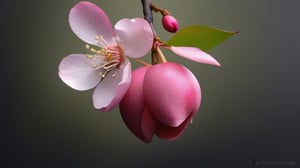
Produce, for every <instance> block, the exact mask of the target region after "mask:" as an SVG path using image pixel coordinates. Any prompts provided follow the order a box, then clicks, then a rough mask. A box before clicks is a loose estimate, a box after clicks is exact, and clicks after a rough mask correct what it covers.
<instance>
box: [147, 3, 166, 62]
mask: <svg viewBox="0 0 300 168" xmlns="http://www.w3.org/2000/svg"><path fill="white" fill-rule="evenodd" d="M141 2H142V5H143V14H144V19H145V20H147V21H148V23H149V24H150V26H151V29H152V32H153V36H154V39H153V46H152V50H151V60H152V65H155V64H158V63H161V62H167V60H166V58H165V57H164V55H163V54H162V52H161V50H160V49H159V46H160V43H159V42H160V40H159V38H158V36H157V34H156V31H155V28H154V25H153V12H152V11H153V10H154V11H156V9H157V10H158V9H160V8H159V7H158V6H156V5H154V4H153V3H152V1H151V0H141ZM164 11H166V10H164Z"/></svg>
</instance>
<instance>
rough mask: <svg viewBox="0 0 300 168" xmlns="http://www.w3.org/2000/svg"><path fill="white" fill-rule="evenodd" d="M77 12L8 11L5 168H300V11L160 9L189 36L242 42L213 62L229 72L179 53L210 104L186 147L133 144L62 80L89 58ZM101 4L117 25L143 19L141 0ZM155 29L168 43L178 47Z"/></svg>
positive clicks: (207, 4)
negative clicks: (65, 61)
mask: <svg viewBox="0 0 300 168" xmlns="http://www.w3.org/2000/svg"><path fill="white" fill-rule="evenodd" d="M76 2H78V1H75V0H64V1H62V0H49V1H45V0H27V1H17V0H11V1H7V2H2V5H1V7H2V10H1V21H2V25H1V27H2V33H1V34H2V39H1V41H2V44H1V52H2V56H1V68H0V70H1V78H2V79H1V86H2V87H1V95H2V96H1V97H2V101H1V105H2V110H1V134H2V135H1V146H0V150H1V161H0V165H1V166H2V165H3V166H2V167H203V168H215V167H237V168H238V167H239V168H241V167H263V166H265V167H266V166H273V167H274V166H277V167H283V166H289V167H299V165H300V158H299V156H300V143H299V142H300V136H299V127H300V122H299V120H300V114H299V113H300V107H299V100H300V89H299V86H300V82H299V81H300V80H299V71H300V66H299V65H300V52H299V48H300V45H299V38H300V23H299V18H300V12H299V6H300V1H298V0H288V1H282V0H263V1H262V0H227V1H220V0H172V1H171V0H170V1H167V0H164V1H162V0H154V2H155V3H156V4H158V5H160V6H161V7H163V8H168V9H169V10H170V11H171V12H172V14H173V15H174V16H175V17H176V18H177V19H178V21H179V22H180V26H181V27H185V26H188V25H191V24H204V25H209V26H214V27H218V28H222V29H225V30H238V31H240V33H239V34H238V35H236V36H235V37H233V38H231V39H229V40H227V41H226V42H224V43H223V44H221V45H220V46H218V47H216V48H214V49H212V50H210V51H209V53H210V54H212V55H213V56H214V57H215V58H216V59H217V60H219V62H220V63H221V64H222V67H221V68H216V67H213V66H209V65H202V64H197V63H193V62H190V61H186V60H184V59H180V58H178V57H177V56H175V55H172V54H170V53H168V59H169V60H170V61H176V62H181V63H182V64H183V65H185V66H187V67H188V68H189V69H191V70H192V71H193V72H194V73H195V75H196V76H197V78H198V80H199V81H200V84H201V87H202V91H203V102H202V105H201V108H200V111H199V113H198V114H197V116H196V117H195V119H194V123H193V124H192V125H190V126H189V128H188V129H187V130H186V131H185V133H184V134H183V136H182V137H180V138H179V139H178V140H176V141H174V142H169V141H163V140H160V139H158V138H154V139H153V141H152V143H151V144H144V143H142V142H141V141H140V140H138V139H137V138H136V137H135V136H134V135H133V134H131V132H130V131H129V130H128V129H127V128H126V126H125V124H124V123H123V122H122V119H121V117H120V114H119V112H118V110H117V109H116V110H114V111H112V112H110V113H101V112H98V111H97V110H95V109H93V106H92V98H91V95H92V91H88V92H78V91H74V90H72V89H70V88H69V87H67V86H66V85H65V84H64V83H63V82H61V81H60V79H59V78H58V76H57V71H58V68H57V67H58V64H59V62H60V60H61V59H62V58H63V57H64V56H66V55H68V54H71V53H86V50H85V48H84V43H83V42H82V41H80V40H79V39H78V38H77V37H76V36H75V35H74V34H73V33H72V32H71V30H70V28H69V25H68V12H69V10H70V8H71V7H72V6H73V5H74V4H75V3H76ZM94 2H96V3H97V4H98V5H99V6H101V7H102V8H103V9H104V10H105V11H106V12H107V14H108V16H109V17H110V18H111V20H112V23H116V22H117V21H118V20H119V19H120V18H123V17H128V18H132V17H137V16H139V17H142V10H141V4H140V1H138V0H127V1H119V0H98V1H94ZM155 21H156V25H157V26H156V27H157V31H158V34H159V35H160V37H161V39H163V40H167V39H168V38H170V37H171V35H170V34H168V33H165V32H164V31H163V30H162V29H161V27H160V24H159V23H160V17H159V15H155ZM134 66H137V64H134ZM291 163H292V164H291ZM272 164H273V165H272ZM276 164H277V165H276ZM284 164H288V165H284Z"/></svg>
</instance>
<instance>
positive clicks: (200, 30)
mask: <svg viewBox="0 0 300 168" xmlns="http://www.w3.org/2000/svg"><path fill="white" fill-rule="evenodd" d="M237 33H238V32H237V31H232V32H230V31H223V30H220V29H216V28H212V27H208V26H202V25H194V26H188V27H186V28H183V29H181V30H180V31H178V32H177V33H176V34H175V35H174V36H173V37H172V38H171V39H170V40H169V41H167V44H168V45H170V46H190V47H197V48H200V49H201V50H203V51H207V50H209V49H211V48H213V47H215V46H216V45H218V44H220V43H221V42H223V41H224V40H226V39H227V38H229V37H231V36H233V35H235V34H237Z"/></svg>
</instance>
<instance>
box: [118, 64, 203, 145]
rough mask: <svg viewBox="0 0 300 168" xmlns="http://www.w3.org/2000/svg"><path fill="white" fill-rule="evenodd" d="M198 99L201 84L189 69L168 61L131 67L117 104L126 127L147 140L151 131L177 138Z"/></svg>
mask: <svg viewBox="0 0 300 168" xmlns="http://www.w3.org/2000/svg"><path fill="white" fill-rule="evenodd" d="M200 102H201V90H200V85H199V83H198V81H197V79H196V77H195V76H194V75H193V74H192V72H190V71H189V70H188V69H187V68H185V67H184V66H182V65H180V64H176V63H171V62H167V63H160V64H156V65H153V66H151V67H147V66H144V67H140V68H138V69H136V70H134V71H133V74H132V82H131V85H130V87H129V89H128V92H127V93H126V95H125V97H124V98H123V99H122V101H121V103H120V106H119V107H120V112H121V115H122V118H123V120H124V122H125V123H126V125H127V127H128V128H129V129H130V130H131V131H132V132H133V133H134V134H135V135H136V136H137V137H138V138H140V139H141V140H142V141H144V142H146V143H149V142H150V141H151V139H152V137H153V135H157V136H158V137H160V138H162V139H168V140H175V139H176V138H178V137H179V136H180V135H181V134H182V133H183V131H184V130H185V129H186V127H187V126H188V125H189V124H190V123H191V120H192V118H193V117H194V116H195V114H196V113H197V111H198V109H199V107H200Z"/></svg>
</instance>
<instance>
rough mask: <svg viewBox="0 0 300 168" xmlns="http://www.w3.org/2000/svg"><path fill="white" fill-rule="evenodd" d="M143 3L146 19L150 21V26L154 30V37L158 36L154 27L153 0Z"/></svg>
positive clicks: (144, 0) (145, 0)
mask: <svg viewBox="0 0 300 168" xmlns="http://www.w3.org/2000/svg"><path fill="white" fill-rule="evenodd" d="M141 1H142V5H143V14H144V19H145V20H147V21H148V23H149V24H150V26H151V28H152V31H153V34H154V36H156V31H155V29H154V25H153V13H152V9H151V4H152V1H151V0H141Z"/></svg>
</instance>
